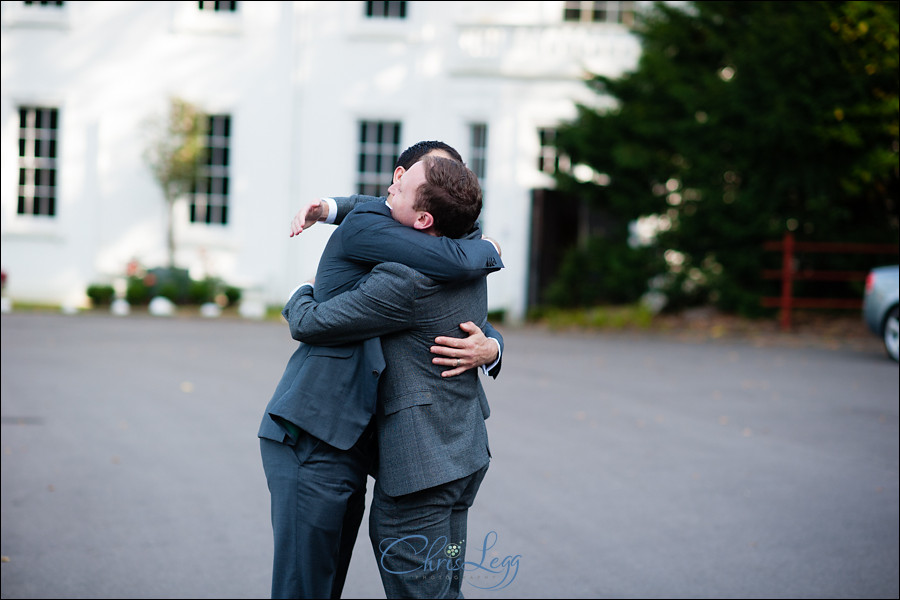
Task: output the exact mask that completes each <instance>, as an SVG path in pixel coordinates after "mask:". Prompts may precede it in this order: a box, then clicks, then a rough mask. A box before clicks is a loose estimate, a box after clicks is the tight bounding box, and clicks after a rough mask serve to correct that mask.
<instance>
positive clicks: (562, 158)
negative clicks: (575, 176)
mask: <svg viewBox="0 0 900 600" xmlns="http://www.w3.org/2000/svg"><path fill="white" fill-rule="evenodd" d="M538 137H539V139H540V150H539V152H538V170H539V171H541V172H543V173H547V174H548V175H553V174H554V173H556V172H557V171H560V172H563V173H565V172H567V171H569V168H570V166H571V165H570V162H571V161H570V160H569V157H568V156H566V155H565V154H559V150H558V149H557V148H556V129H552V128H547V127H544V128H540V129H538Z"/></svg>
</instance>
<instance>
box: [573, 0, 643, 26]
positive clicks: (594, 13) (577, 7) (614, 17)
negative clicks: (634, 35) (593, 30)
mask: <svg viewBox="0 0 900 600" xmlns="http://www.w3.org/2000/svg"><path fill="white" fill-rule="evenodd" d="M563 20H564V21H578V22H582V23H619V24H621V25H626V26H628V27H631V26H633V25H634V2H633V1H632V2H612V1H610V2H566V5H565V8H564V9H563Z"/></svg>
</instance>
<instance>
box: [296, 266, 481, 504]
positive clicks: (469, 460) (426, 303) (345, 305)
mask: <svg viewBox="0 0 900 600" xmlns="http://www.w3.org/2000/svg"><path fill="white" fill-rule="evenodd" d="M298 296H299V298H298V299H297V301H296V305H295V308H294V310H293V311H292V313H291V315H290V319H291V323H290V325H291V329H292V330H293V331H295V332H296V333H295V334H296V335H297V336H299V337H300V339H301V340H302V341H303V342H305V343H309V344H324V343H329V344H335V343H347V342H352V341H357V340H361V339H366V338H371V337H375V336H381V344H382V348H383V351H384V358H385V369H384V372H383V373H382V376H381V381H380V383H379V390H378V408H377V411H376V423H377V427H378V450H379V464H378V470H377V477H378V480H379V483H380V485H381V487H382V489H383V490H384V491H385V493H387V494H388V495H391V496H399V495H403V494H409V493H411V492H415V491H418V490H422V489H426V488H430V487H433V486H436V485H440V484H442V483H447V482H450V481H453V480H455V479H459V478H461V477H465V476H467V475H470V474H472V473H474V472H475V471H477V470H478V469H480V468H482V467H483V466H485V465H486V464H487V463H488V462H489V461H490V451H489V449H488V436H487V428H486V427H485V423H484V420H485V416H486V415H485V412H484V411H483V409H482V405H486V404H487V400H486V398H485V394H484V389H483V388H482V386H481V381H480V379H479V375H478V369H470V370H468V371H466V372H465V373H463V374H462V375H459V376H456V377H447V378H445V377H441V371H443V370H444V369H445V367H442V366H438V365H434V364H432V363H431V355H430V353H429V348H430V346H431V345H432V344H433V341H434V338H435V337H436V336H439V335H447V336H455V337H460V330H459V324H460V323H462V322H464V321H473V322H474V323H475V324H477V325H479V326H481V327H484V325H485V322H486V321H487V284H486V281H485V278H484V277H481V278H478V279H474V280H470V281H466V282H462V283H443V284H439V283H436V282H435V281H433V280H431V279H429V278H427V277H425V276H424V275H422V274H420V273H418V272H417V271H414V270H413V269H410V268H409V267H406V266H403V265H400V264H397V263H385V264H382V265H379V266H377V267H375V268H374V269H373V270H372V273H371V274H370V276H369V277H368V279H366V280H365V281H364V282H363V283H362V284H361V285H360V286H359V287H358V288H357V289H355V290H353V291H350V292H345V293H343V294H340V295H338V296H336V297H334V298H332V299H330V300H327V301H325V302H321V303H317V302H316V301H315V299H314V298H313V294H312V291H311V290H309V289H306V290H301V291H300V292H298Z"/></svg>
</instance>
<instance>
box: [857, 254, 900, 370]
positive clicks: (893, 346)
mask: <svg viewBox="0 0 900 600" xmlns="http://www.w3.org/2000/svg"><path fill="white" fill-rule="evenodd" d="M898 281H900V266H897V265H894V266H890V267H877V268H875V269H872V270H871V271H869V275H868V277H867V278H866V292H865V295H864V296H863V319H864V320H865V322H866V325H868V326H869V329H871V330H872V331H873V332H874V333H875V334H877V335H879V336H881V339H882V340H884V349H885V351H886V352H887V354H888V356H890V357H891V358H892V359H894V360H895V361H896V360H897V354H898V339H900V324H898V321H897V296H898V287H900V286H898Z"/></svg>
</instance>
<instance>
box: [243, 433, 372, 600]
mask: <svg viewBox="0 0 900 600" xmlns="http://www.w3.org/2000/svg"><path fill="white" fill-rule="evenodd" d="M374 441H375V440H374V435H373V431H372V427H369V428H368V429H366V432H365V433H363V435H362V436H361V437H360V439H359V441H357V442H356V445H354V446H353V447H352V448H350V449H349V450H339V449H337V448H335V447H333V446H331V445H329V444H326V443H325V442H323V441H322V440H320V439H318V438H316V437H314V436H311V435H309V434H308V433H306V432H301V434H300V436H299V438H298V439H297V441H296V443H295V444H284V443H279V442H275V441H273V440H269V439H266V438H260V441H259V443H260V454H261V455H262V462H263V469H264V470H265V473H266V481H267V483H268V486H269V493H270V494H271V501H272V532H273V534H274V539H275V552H274V560H273V569H272V598H340V597H341V591H342V590H343V588H344V582H345V580H346V578H347V569H348V568H349V567H350V556H351V553H352V552H353V544H354V543H355V542H356V537H357V533H358V531H359V526H360V523H361V522H362V517H363V513H364V512H365V502H366V477H367V476H368V473H369V469H370V466H371V461H372V457H373V456H374V454H375V452H376V448H375V445H374Z"/></svg>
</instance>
